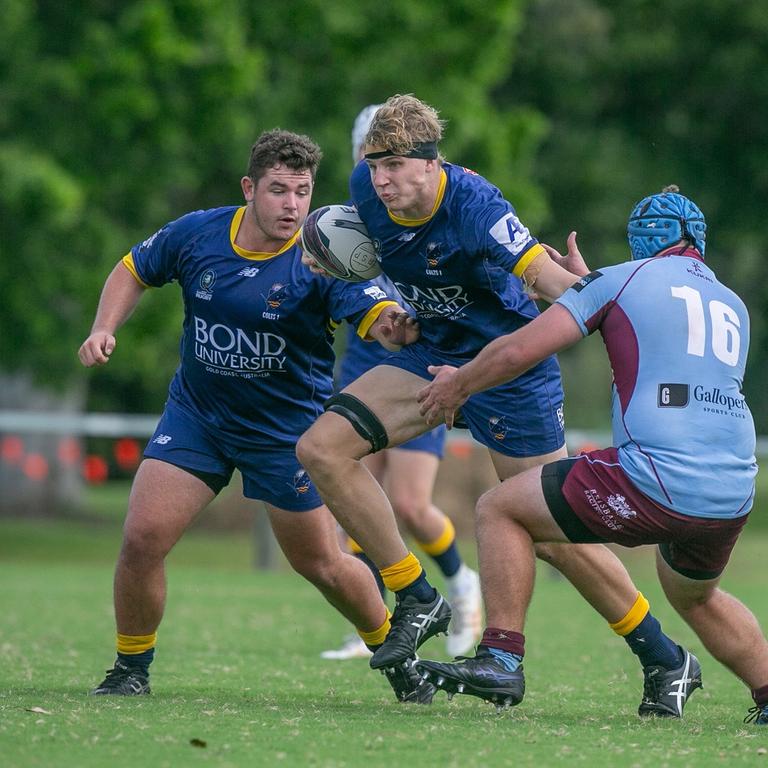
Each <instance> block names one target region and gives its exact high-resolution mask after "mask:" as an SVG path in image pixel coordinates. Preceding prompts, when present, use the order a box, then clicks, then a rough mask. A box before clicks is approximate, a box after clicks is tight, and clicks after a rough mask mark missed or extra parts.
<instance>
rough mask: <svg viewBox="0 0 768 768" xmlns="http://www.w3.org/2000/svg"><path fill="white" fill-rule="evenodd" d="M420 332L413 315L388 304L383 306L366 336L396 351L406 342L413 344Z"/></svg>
mask: <svg viewBox="0 0 768 768" xmlns="http://www.w3.org/2000/svg"><path fill="white" fill-rule="evenodd" d="M420 334H421V331H420V329H419V323H418V321H417V320H416V318H415V317H412V316H411V315H409V314H408V313H407V312H406V311H405V310H404V309H403V308H402V307H400V306H397V305H389V306H387V307H384V309H383V310H382V311H381V313H380V314H379V316H378V317H377V318H376V320H375V321H374V323H373V324H372V325H371V327H370V328H369V329H368V335H367V337H366V338H370V339H375V340H376V341H378V342H379V344H381V345H382V346H383V347H384V348H385V349H389V350H391V351H393V352H396V351H397V350H399V349H400V348H401V347H404V346H405V345H406V344H413V342H414V341H417V340H418V338H419V336H420Z"/></svg>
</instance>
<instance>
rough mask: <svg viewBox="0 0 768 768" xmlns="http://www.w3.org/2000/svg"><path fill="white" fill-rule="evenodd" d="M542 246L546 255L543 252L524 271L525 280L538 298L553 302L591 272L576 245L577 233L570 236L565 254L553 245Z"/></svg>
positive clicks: (529, 289)
mask: <svg viewBox="0 0 768 768" xmlns="http://www.w3.org/2000/svg"><path fill="white" fill-rule="evenodd" d="M542 246H543V247H544V249H545V250H546V252H547V253H546V255H545V254H541V255H540V256H538V257H537V258H535V259H534V260H533V261H532V262H531V263H530V264H529V265H528V267H527V268H526V270H525V272H524V273H523V281H524V282H525V285H526V287H527V289H528V291H529V292H535V294H536V297H537V298H541V299H544V300H545V301H547V302H549V303H550V304H552V303H553V302H554V301H556V300H557V299H558V298H559V297H560V296H561V295H562V294H563V293H564V292H565V291H566V290H567V289H568V288H570V287H571V286H572V285H573V284H574V283H575V282H576V280H578V278H580V277H584V275H588V274H589V267H587V265H586V263H585V261H584V259H583V257H582V255H581V252H580V251H579V248H578V246H577V245H576V233H575V232H571V234H570V235H569V236H568V251H567V253H566V255H565V256H563V255H561V254H560V253H559V251H557V250H556V249H555V248H552V246H549V245H545V244H543V243H542Z"/></svg>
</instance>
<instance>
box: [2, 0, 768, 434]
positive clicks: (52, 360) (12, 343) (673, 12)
mask: <svg viewBox="0 0 768 768" xmlns="http://www.w3.org/2000/svg"><path fill="white" fill-rule="evenodd" d="M1 7H2V9H3V19H4V23H3V25H2V26H0V68H1V69H2V72H3V78H2V79H1V80H0V126H2V130H0V209H1V210H2V217H0V248H1V249H2V254H0V256H2V258H0V284H2V286H3V295H4V301H3V302H0V326H1V327H2V329H3V333H2V334H0V371H1V372H2V374H3V375H4V376H11V377H19V376H21V377H24V378H25V380H28V381H30V382H31V386H34V387H35V388H36V389H40V390H43V391H50V392H52V393H67V392H69V393H71V392H73V391H75V392H76V391H81V392H82V396H81V397H80V398H79V399H78V398H76V400H77V401H78V402H80V403H81V404H82V406H83V407H87V408H91V409H96V410H128V411H136V412H156V411H159V410H160V408H161V406H162V403H163V401H164V398H165V389H166V386H167V382H168V380H169V378H170V375H171V373H172V370H173V367H174V360H175V358H176V345H177V340H178V331H179V325H180V321H181V307H180V302H179V298H178V296H177V295H176V293H175V292H174V289H173V288H172V287H171V288H169V287H166V288H164V289H161V290H153V291H150V292H149V294H150V295H148V296H146V297H145V299H144V300H143V302H142V305H141V306H140V308H139V310H138V311H137V313H136V316H135V317H134V318H132V319H131V321H130V322H129V323H128V325H127V326H126V327H125V329H123V330H122V331H121V333H120V334H119V339H118V348H117V350H116V352H115V354H114V356H113V359H112V360H111V361H110V363H109V365H108V366H106V367H105V368H104V369H101V370H99V371H96V372H89V373H86V372H85V371H84V370H82V369H81V368H80V367H79V364H78V363H77V359H76V350H77V347H78V346H79V344H80V342H81V341H82V339H83V338H84V337H85V335H86V334H87V332H88V330H89V326H90V322H91V319H92V316H93V312H94V309H95V306H96V302H97V300H98V293H99V290H100V287H101V284H102V282H103V280H104V278H105V276H106V274H107V273H108V272H109V270H110V269H111V268H112V266H113V265H114V264H115V262H117V260H118V259H119V258H120V257H121V256H122V255H124V254H125V253H126V252H127V250H128V248H129V247H130V246H131V245H133V244H134V243H135V242H138V241H139V240H141V239H143V238H145V237H146V236H147V235H149V234H151V232H153V231H154V230H155V229H157V228H158V227H159V226H161V225H162V224H164V223H165V222H166V221H168V220H171V219H173V218H176V217H177V216H179V215H181V214H183V213H185V212H186V211H188V210H192V209H197V208H206V207H211V206H215V205H222V204H234V203H238V202H239V201H240V190H239V178H240V176H241V175H242V174H243V172H244V170H245V165H246V162H247V158H248V151H249V149H250V145H251V143H252V142H253V141H254V139H255V138H256V136H257V135H258V134H259V133H260V132H261V131H262V130H265V129H269V128H273V127H276V126H279V127H282V128H286V129H289V130H294V131H298V132H302V133H307V134H309V135H310V136H312V137H313V138H314V139H315V140H316V141H317V142H318V143H319V144H320V145H321V146H322V148H323V151H324V155H325V156H324V160H323V162H322V165H321V168H320V171H319V175H318V179H317V186H316V190H315V197H314V201H313V204H314V205H321V204H325V203H329V202H338V201H340V200H343V199H344V198H345V197H346V190H347V177H348V174H349V171H350V166H351V160H352V158H351V152H350V128H351V123H352V120H353V119H354V117H355V115H356V114H357V112H358V111H359V109H360V108H361V107H362V106H364V105H366V104H369V103H374V102H380V101H383V100H384V99H385V98H386V97H387V96H389V95H391V94H393V93H415V94H416V95H417V96H419V97H420V98H423V99H424V100H426V101H428V102H430V103H431V104H433V105H434V106H436V107H437V108H438V109H439V110H440V112H441V114H442V116H443V117H444V118H445V119H446V120H447V123H448V124H447V130H446V138H445V141H444V146H443V147H442V149H443V153H444V154H445V155H446V157H447V158H448V159H449V160H451V161H454V162H457V163H459V164H461V165H465V166H468V167H471V168H473V169H474V170H476V171H478V172H479V173H482V174H483V175H485V176H487V177H488V178H489V179H490V180H492V181H493V182H494V183H495V184H497V186H499V187H500V188H501V189H502V191H503V192H504V193H505V195H506V196H507V198H508V199H509V200H510V201H511V202H512V203H513V205H515V207H516V209H517V210H518V213H519V214H520V216H521V218H522V219H523V220H524V221H525V222H526V223H527V224H528V226H529V227H530V228H531V230H532V231H533V232H535V233H536V234H537V235H538V236H539V238H540V239H542V240H544V241H546V242H550V243H552V244H553V245H556V246H561V247H562V246H564V242H565V237H566V236H567V234H568V232H569V231H570V230H571V229H576V230H577V231H578V232H579V241H580V244H581V246H582V248H583V251H584V254H585V256H586V258H587V259H588V262H589V263H590V264H591V265H593V266H599V265H600V264H605V263H614V262H617V261H620V260H622V259H624V258H626V257H627V253H628V252H627V248H626V239H625V227H626V219H627V216H628V213H629V211H630V210H631V208H632V206H633V204H634V203H635V202H636V201H637V200H638V199H640V198H641V197H643V196H645V195H646V194H649V193H652V192H655V191H659V190H660V189H661V187H662V186H663V185H665V184H668V183H671V182H674V183H677V184H678V185H679V186H680V188H681V190H682V191H683V192H684V193H686V194H688V195H689V196H691V197H692V198H693V199H695V200H696V201H697V202H698V203H699V205H700V206H701V208H702V209H703V210H704V212H705V214H706V216H707V221H708V225H709V240H708V243H709V244H708V250H707V260H708V261H709V262H710V263H711V264H712V265H713V266H714V268H715V269H716V270H717V271H718V273H719V274H720V276H721V278H722V279H723V280H724V281H725V282H726V283H727V284H728V285H730V286H731V287H733V288H734V289H735V290H736V291H737V292H738V293H740V294H741V296H742V297H743V298H744V300H745V301H746V303H747V306H748V307H749V308H750V312H751V316H752V324H753V325H752V330H753V333H752V344H751V355H750V366H749V369H748V378H747V383H746V388H745V389H746V393H747V396H748V399H749V401H750V403H751V405H752V409H753V412H754V413H755V417H756V421H757V424H758V430H759V431H761V432H765V431H766V430H768V392H766V391H764V390H763V388H762V387H761V386H760V384H759V382H760V380H761V379H762V378H763V377H764V374H765V373H766V368H768V344H766V338H765V337H766V333H768V329H767V328H766V317H767V316H768V296H766V282H767V281H766V279H765V271H766V267H765V265H764V259H763V258H762V256H763V254H764V253H765V252H766V250H768V249H767V248H766V245H767V243H766V234H765V228H764V227H763V222H762V214H763V208H764V205H765V201H766V199H768V166H767V165H766V163H765V160H764V158H765V157H766V156H767V155H768V152H767V150H768V146H766V145H767V144H768V133H767V132H766V131H765V129H764V126H765V125H766V124H768V79H767V78H766V77H765V72H766V71H768V66H766V65H768V45H766V43H767V42H768V40H766V38H767V37H768V14H766V13H765V11H764V8H763V3H762V2H761V0H698V2H693V0H657V2H650V1H648V0H612V1H611V2H608V1H607V0H492V1H490V2H485V3H475V2H474V1H473V0H440V2H437V0H423V2H419V3H413V2H411V0H391V2H388V3H380V2H371V0H359V2H357V3H354V4H353V3H348V2H346V0H324V2H322V3H319V2H316V1H315V0H295V1H294V2H288V3H278V2H277V1H276V0H263V1H262V2H259V3H252V2H250V3H249V2H245V0H216V1H214V0H134V1H133V2H130V3H113V2H106V0H87V1H86V2H81V3H74V4H61V3H56V2H52V0H38V1H37V2H28V1H24V0H2V4H1ZM583 346H584V350H583V351H581V350H580V351H579V353H578V356H576V355H575V354H574V355H564V356H563V366H564V368H565V378H566V386H567V392H568V404H567V408H568V411H567V412H568V417H569V423H570V424H571V425H572V426H598V425H600V424H601V423H603V422H602V421H601V420H603V419H604V418H605V412H606V402H607V392H608V387H609V377H610V373H609V372H608V371H607V370H606V368H605V364H604V361H603V353H602V351H601V350H600V349H599V343H597V344H594V343H592V344H587V345H583ZM596 391H597V392H604V393H605V400H603V398H602V397H598V398H597V399H596V398H595V396H594V393H595V392H596ZM57 396H58V395H57ZM63 396H64V395H63V394H62V395H61V397H63ZM65 399H66V398H65ZM0 404H4V405H5V407H7V406H8V402H7V400H6V401H5V403H3V400H2V396H0ZM14 407H20V406H19V405H18V404H15V405H14Z"/></svg>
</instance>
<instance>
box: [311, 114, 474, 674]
mask: <svg viewBox="0 0 768 768" xmlns="http://www.w3.org/2000/svg"><path fill="white" fill-rule="evenodd" d="M380 106H381V104H369V105H368V106H367V107H364V108H363V109H362V110H361V111H360V113H359V114H358V116H357V118H356V119H355V122H354V124H353V126H352V159H353V161H354V162H355V163H358V162H359V161H360V160H362V159H363V146H364V143H365V135H366V134H367V133H368V129H369V128H370V127H371V121H372V120H373V116H374V114H375V113H376V110H377V109H378V108H379V107H380ZM377 282H380V284H381V285H382V287H383V288H385V290H386V291H387V293H389V294H390V295H397V292H396V291H395V289H394V288H393V287H392V284H391V283H390V282H389V281H388V280H387V279H386V278H384V277H380V278H378V280H377ZM390 354H391V353H390V352H389V351H387V350H386V349H385V348H384V347H382V346H381V344H371V343H370V342H367V341H364V340H363V339H361V338H360V335H359V334H358V333H356V331H355V328H354V327H353V326H351V325H350V326H348V334H347V346H346V349H345V351H344V355H343V357H342V359H341V366H340V370H339V380H338V388H339V389H343V388H344V387H346V386H347V385H348V384H351V383H352V382H353V381H354V380H355V379H357V378H359V377H360V376H362V375H363V374H364V373H365V372H366V371H368V370H370V369H371V368H373V367H374V366H376V365H379V364H380V363H383V362H384V360H385V359H386V358H387V357H388V356H389V355H390ZM444 449H445V426H444V425H440V426H439V427H436V428H435V429H433V430H431V431H429V432H425V433H424V434H423V435H419V436H418V437H416V438H414V439H413V440H409V441H408V442H406V443H403V444H402V445H399V446H397V447H395V448H391V449H385V450H383V451H379V452H378V453H374V454H371V455H369V456H366V457H365V458H364V459H363V461H364V463H365V465H366V467H367V468H368V469H369V470H370V472H371V474H373V476H374V477H375V478H376V480H377V481H378V482H379V483H380V484H381V486H382V487H383V488H386V491H387V496H388V497H389V499H390V502H391V503H392V509H393V511H394V513H395V517H397V519H398V521H399V522H400V523H401V524H402V525H403V527H404V529H405V530H406V531H407V532H408V533H410V534H411V536H412V537H413V538H414V539H415V540H416V542H417V544H418V545H419V548H420V549H421V550H422V551H423V552H424V553H425V554H427V555H429V556H430V557H431V558H432V559H433V560H434V562H435V563H436V565H437V567H438V568H439V569H440V572H441V573H442V575H443V576H444V577H445V581H446V586H447V593H448V594H447V597H448V602H449V603H450V605H451V612H452V614H453V616H452V618H451V625H450V628H449V633H448V636H447V637H446V641H445V649H446V651H447V653H448V654H449V655H450V656H459V655H460V654H463V653H468V652H469V651H470V650H471V649H472V647H473V646H474V644H475V643H476V642H477V640H478V639H479V637H480V631H481V629H482V600H481V597H480V579H479V577H478V575H477V573H476V572H475V571H473V570H472V569H471V568H469V566H467V564H466V563H465V562H464V561H463V560H462V557H461V553H460V552H459V547H458V542H457V539H456V529H455V527H454V525H453V521H452V520H451V519H450V518H449V517H448V516H447V515H446V514H445V513H444V512H443V511H442V510H441V509H439V508H438V507H437V506H436V505H435V504H434V502H433V500H432V495H433V493H434V488H435V481H436V479H437V473H438V469H439V466H440V460H441V459H442V458H443V452H444ZM348 546H349V548H350V551H351V552H353V553H354V554H355V557H358V558H360V559H361V560H363V562H365V563H366V564H368V565H369V567H370V568H371V570H372V572H373V573H374V576H375V577H376V579H377V583H378V584H379V588H380V589H381V590H382V593H383V592H384V584H383V582H382V581H381V576H380V574H379V571H378V569H377V568H376V566H375V564H374V563H373V562H372V561H371V560H370V558H369V557H368V556H367V555H366V554H365V552H363V550H362V549H361V548H360V546H359V545H358V544H357V542H356V541H355V540H354V539H351V538H350V539H349V540H348ZM320 655H321V656H322V657H323V658H324V659H335V660H344V659H352V658H369V657H370V656H371V652H370V650H369V649H368V647H367V646H366V644H365V643H364V642H363V640H362V638H360V637H359V636H358V635H357V634H351V635H348V636H347V637H346V638H345V639H344V642H343V643H342V645H341V646H340V647H339V648H333V649H331V650H327V651H323V653H321V654H320Z"/></svg>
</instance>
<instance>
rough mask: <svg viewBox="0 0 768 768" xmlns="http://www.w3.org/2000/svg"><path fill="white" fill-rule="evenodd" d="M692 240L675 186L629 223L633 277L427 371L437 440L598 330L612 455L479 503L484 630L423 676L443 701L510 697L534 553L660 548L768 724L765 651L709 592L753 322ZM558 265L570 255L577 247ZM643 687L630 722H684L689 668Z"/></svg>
mask: <svg viewBox="0 0 768 768" xmlns="http://www.w3.org/2000/svg"><path fill="white" fill-rule="evenodd" d="M705 232H706V226H705V222H704V216H703V214H702V213H701V211H700V210H699V208H698V207H697V206H696V205H695V204H694V203H692V202H691V201H690V200H689V199H688V198H686V197H684V196H683V195H681V194H679V193H678V190H677V187H674V186H673V187H670V188H667V189H666V190H665V191H664V192H662V193H660V194H657V195H652V196H651V197H647V198H645V199H643V200H641V201H640V202H639V203H638V204H637V206H636V207H635V209H634V210H633V211H632V214H631V216H630V219H629V226H628V236H629V244H630V250H631V253H632V261H629V262H627V263H625V264H619V265H616V266H610V267H605V268H603V269H600V270H597V271H595V272H592V273H590V274H588V275H586V276H584V277H582V279H581V280H579V281H578V282H576V283H575V284H574V285H573V286H572V287H571V288H570V289H569V290H567V291H565V293H564V294H563V295H562V296H561V297H560V298H559V300H558V301H557V303H556V304H555V305H554V306H552V307H550V308H549V309H548V310H547V311H546V312H544V313H543V314H542V315H541V316H540V317H539V318H537V319H536V320H534V321H533V322H532V323H530V324H529V325H528V326H526V327H525V328H523V329H521V330H519V331H517V332H515V333H512V334H509V335H506V336H503V337H501V338H499V339H497V340H496V341H493V342H492V343H490V344H489V345H488V346H487V347H486V348H485V349H483V351H482V352H480V354H479V355H477V357H476V358H475V359H474V360H473V361H472V362H470V363H468V364H467V365H464V366H461V367H459V368H458V369H457V368H454V367H435V368H432V369H431V371H430V372H431V373H433V374H434V375H435V379H434V381H433V382H432V383H431V384H430V385H428V386H427V387H426V388H425V389H424V390H423V391H422V393H421V394H420V395H419V398H420V400H421V401H422V412H423V413H424V415H425V416H426V418H427V419H428V420H429V421H442V420H446V421H447V422H448V423H449V424H450V423H451V422H452V421H453V418H454V417H453V414H454V412H455V411H456V409H458V408H460V407H461V406H462V404H463V403H464V402H465V401H466V399H467V398H468V397H471V396H472V394H473V393H475V392H481V391H483V390H484V389H486V388H488V387H493V386H497V385H498V384H499V383H501V382H503V381H509V380H511V379H513V378H515V377H517V376H519V375H521V374H522V373H523V372H524V371H526V370H528V369H529V368H530V367H531V366H533V365H536V364H537V362H538V361H539V360H541V359H542V358H543V357H545V356H546V355H550V354H554V353H555V352H558V351H559V350H561V349H564V348H565V347H567V346H570V345H571V344H574V343H575V342H577V341H579V340H580V339H582V338H583V337H584V336H587V335H589V334H591V333H593V332H595V331H599V332H600V334H601V335H602V337H603V341H604V343H605V346H606V350H607V352H608V357H609V359H610V362H611V367H612V369H613V374H614V388H613V403H612V416H613V440H614V446H613V447H612V448H607V449H603V450H595V451H590V452H587V453H583V454H581V455H579V456H576V457H574V458H570V459H562V460H560V461H556V462H552V463H549V464H547V465H545V466H543V467H536V468H534V469H531V470H529V471H528V472H525V473H523V474H521V475H518V476H517V477H515V478H512V479H510V480H507V481H506V482H504V483H502V484H501V485H500V486H499V487H497V488H495V489H494V490H492V491H491V492H489V493H488V494H487V495H485V496H484V497H483V498H482V499H481V501H480V503H479V504H478V510H477V513H478V520H479V526H478V539H479V546H480V561H481V569H482V570H481V573H482V578H483V594H484V597H485V601H486V608H487V612H488V623H489V625H491V626H489V627H488V628H487V629H486V631H485V634H484V636H483V641H482V644H481V645H480V647H479V649H478V653H477V655H476V656H475V658H472V659H468V660H466V661H464V662H462V663H460V664H440V663H437V662H423V663H422V666H420V667H419V669H420V670H421V671H422V672H424V673H426V674H427V675H428V676H429V677H430V678H431V679H432V678H433V679H436V680H438V681H439V683H440V685H441V687H444V688H445V689H446V690H448V691H449V693H454V692H462V693H466V694H472V695H475V696H479V697H481V698H484V699H487V700H491V701H496V702H498V703H501V704H504V703H510V704H516V703H518V702H519V701H520V700H521V699H522V697H523V692H524V678H523V670H522V666H521V665H520V662H521V660H522V656H523V647H524V635H523V630H524V620H525V614H526V611H527V608H528V605H529V603H530V600H531V595H532V590H533V575H534V557H533V546H532V545H533V543H534V542H538V541H546V542H552V541H554V542H614V543H616V544H621V545H623V546H627V547H634V546H638V545H641V544H656V545H658V548H657V570H658V575H659V579H660V581H661V584H662V586H663V588H664V592H665V593H666V595H667V597H668V599H669V601H670V602H671V604H672V605H673V607H674V608H675V609H676V610H677V612H678V613H679V614H680V615H681V616H682V617H683V619H685V621H686V622H687V623H688V624H689V625H690V626H691V628H692V629H693V630H694V631H695V632H696V634H697V635H698V636H699V638H700V639H701V641H702V643H703V644H704V646H705V647H706V649H707V650H708V651H709V652H710V653H711V654H712V655H713V656H714V657H715V658H716V659H718V660H719V661H720V662H722V663H723V664H724V665H725V666H726V667H728V669H730V670H731V671H732V672H733V673H734V674H735V675H736V676H738V677H739V678H740V679H741V680H742V681H743V682H744V683H745V684H746V685H747V686H748V687H749V688H750V689H751V692H752V697H753V700H754V703H755V706H754V707H752V709H750V711H749V714H748V715H747V718H745V722H750V721H752V722H756V723H758V724H762V725H766V724H768V643H766V640H765V637H764V636H763V633H762V631H761V630H760V627H759V625H758V623H757V620H756V619H755V617H754V616H753V615H752V613H751V612H750V611H749V610H748V609H747V608H746V606H744V605H743V604H742V603H741V602H739V601H738V600H737V599H736V598H734V597H733V596H731V595H728V594H727V593H725V592H723V591H722V590H721V589H719V587H718V582H719V580H720V576H721V574H722V572H723V570H724V568H725V566H726V563H727V562H728V558H729V556H730V554H731V551H732V549H733V546H734V544H735V543H736V539H737V538H738V536H739V533H740V531H741V529H742V528H743V526H744V524H745V523H746V521H747V515H748V514H749V511H750V509H751V507H752V499H753V496H754V491H755V475H756V473H757V464H756V462H755V431H754V426H753V423H752V416H751V414H750V412H749V408H748V407H747V403H746V401H745V399H744V396H743V394H742V392H741V387H742V381H743V378H744V369H745V366H746V361H747V349H748V347H749V316H748V314H747V310H746V307H745V306H744V303H743V302H742V301H741V299H740V298H739V297H738V296H737V295H736V294H735V293H734V292H733V291H731V290H730V289H728V288H727V287H726V286H724V285H723V284H722V283H721V282H719V281H718V279H717V277H716V276H715V274H714V272H712V270H711V269H710V268H709V267H708V266H707V265H706V264H705V263H704V251H705ZM569 250H570V251H572V252H573V253H576V252H577V249H576V241H575V235H572V236H571V239H570V240H569ZM558 256H559V254H555V258H557V257H558ZM637 633H640V634H637ZM632 634H635V635H636V637H635V641H632V639H631V638H630V644H631V645H632V642H637V641H640V642H639V643H637V651H636V652H637V653H638V655H639V656H640V657H641V659H642V654H643V653H647V647H648V646H649V645H659V644H663V643H664V637H665V636H664V635H663V633H662V632H661V629H660V627H658V625H657V624H654V623H653V622H649V620H648V619H647V618H646V619H644V620H643V622H642V623H641V624H640V625H639V626H638V628H637V630H635V632H634V633H632ZM644 677H645V685H644V691H643V699H642V702H641V704H640V707H639V714H640V715H641V716H644V715H657V716H667V717H680V716H681V715H682V713H683V707H684V705H685V703H686V701H687V699H688V697H689V696H690V695H691V693H692V692H693V691H694V690H695V689H696V688H698V687H700V686H701V667H700V665H699V662H698V660H697V659H696V657H695V656H694V655H693V654H691V653H690V652H689V651H687V650H685V649H683V648H680V647H679V646H678V647H677V648H676V654H675V656H673V657H671V658H669V659H668V660H667V661H663V660H661V659H660V660H657V661H655V662H653V663H647V664H646V665H645V668H644Z"/></svg>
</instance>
